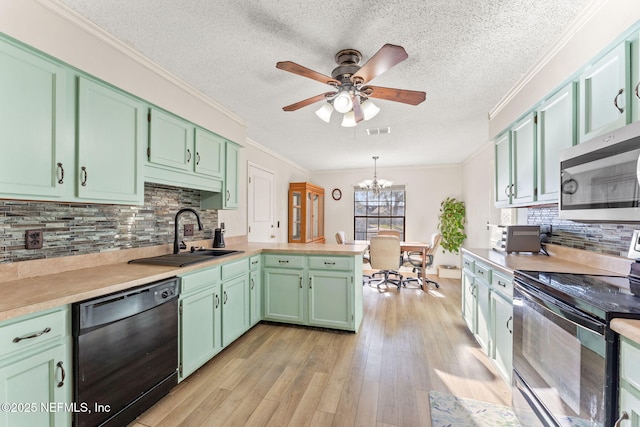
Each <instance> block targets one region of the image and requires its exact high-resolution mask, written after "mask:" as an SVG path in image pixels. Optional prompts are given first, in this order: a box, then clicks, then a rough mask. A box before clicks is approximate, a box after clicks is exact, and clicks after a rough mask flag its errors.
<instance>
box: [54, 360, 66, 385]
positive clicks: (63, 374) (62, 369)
mask: <svg viewBox="0 0 640 427" xmlns="http://www.w3.org/2000/svg"><path fill="white" fill-rule="evenodd" d="M56 366H57V367H58V368H60V372H61V374H62V379H60V382H59V383H58V388H60V387H62V386H63V385H64V378H65V377H66V373H65V371H64V367H63V366H62V361H59V362H58V363H56Z"/></svg>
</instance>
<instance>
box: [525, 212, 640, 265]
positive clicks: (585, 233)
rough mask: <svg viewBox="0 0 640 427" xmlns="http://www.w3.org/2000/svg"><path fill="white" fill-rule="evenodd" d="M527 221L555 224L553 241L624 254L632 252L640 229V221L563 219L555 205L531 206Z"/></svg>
mask: <svg viewBox="0 0 640 427" xmlns="http://www.w3.org/2000/svg"><path fill="white" fill-rule="evenodd" d="M527 224H531V225H546V224H551V225H552V227H553V231H552V234H553V235H552V236H551V237H550V238H549V242H550V243H555V244H558V245H562V246H567V247H571V248H576V249H583V250H587V251H591V252H598V253H602V254H607V255H616V256H623V257H626V256H627V252H628V251H629V245H630V244H631V237H632V235H633V230H637V229H640V224H637V223H636V224H633V223H627V224H618V223H583V222H574V221H569V220H564V219H560V218H559V217H558V207H557V206H555V205H554V206H537V207H532V208H529V209H528V211H527Z"/></svg>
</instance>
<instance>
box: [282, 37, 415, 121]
mask: <svg viewBox="0 0 640 427" xmlns="http://www.w3.org/2000/svg"><path fill="white" fill-rule="evenodd" d="M408 57H409V55H407V52H406V51H405V50H404V48H403V47H402V46H397V45H393V44H385V45H384V46H382V47H381V48H380V50H378V52H376V53H375V55H373V56H372V57H371V58H370V59H369V60H368V61H367V62H366V63H365V64H364V65H362V66H360V61H361V60H362V54H361V53H360V52H359V51H357V50H355V49H343V50H341V51H340V52H338V53H337V54H336V56H335V61H336V63H337V64H338V66H337V67H336V68H334V69H333V71H332V72H331V77H329V76H326V75H324V74H322V73H318V72H316V71H313V70H311V69H309V68H307V67H303V66H302V65H299V64H296V63H295V62H291V61H283V62H278V63H277V64H276V68H279V69H281V70H284V71H288V72H290V73H293V74H298V75H300V76H302V77H307V78H309V79H313V80H316V81H319V82H320V83H326V84H328V85H329V86H333V88H334V89H335V90H334V91H331V92H325V93H322V94H320V95H316V96H312V97H311V98H307V99H304V100H302V101H299V102H296V103H295V104H291V105H287V106H286V107H283V108H282V109H283V110H284V111H296V110H298V109H300V108H303V107H306V106H308V105H311V104H313V103H316V102H318V101H323V100H326V101H327V104H325V105H324V106H323V107H322V108H321V109H320V110H318V111H317V113H316V114H318V116H319V117H320V118H321V119H323V120H324V121H326V122H329V118H330V117H331V112H332V111H333V109H335V110H336V111H338V112H340V113H344V114H345V117H344V120H343V123H342V125H343V126H355V125H356V124H357V123H359V122H361V121H362V120H368V119H370V118H371V117H373V116H374V115H375V114H377V112H378V111H379V110H380V109H379V108H378V107H376V106H375V105H372V103H371V102H370V101H369V98H377V99H385V100H387V101H395V102H402V103H405V104H410V105H418V104H420V103H421V102H422V101H424V100H425V97H426V94H425V92H418V91H414V90H405V89H393V88H388V87H380V86H371V85H368V84H367V83H368V82H370V81H371V80H373V79H374V78H376V77H377V76H379V75H380V74H382V73H384V72H385V71H387V70H388V69H390V68H391V67H393V66H395V65H397V64H399V63H400V62H402V61H404V60H405V59H407V58H408ZM323 109H324V115H323V113H321V110H323ZM347 120H349V124H345V121H347Z"/></svg>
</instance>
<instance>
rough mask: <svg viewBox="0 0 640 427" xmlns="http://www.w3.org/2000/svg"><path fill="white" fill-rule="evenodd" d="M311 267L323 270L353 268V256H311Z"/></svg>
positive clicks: (346, 269) (348, 269) (347, 269)
mask: <svg viewBox="0 0 640 427" xmlns="http://www.w3.org/2000/svg"><path fill="white" fill-rule="evenodd" d="M309 268H317V269H323V270H345V271H350V270H353V258H350V257H344V256H318V257H315V256H314V257H309Z"/></svg>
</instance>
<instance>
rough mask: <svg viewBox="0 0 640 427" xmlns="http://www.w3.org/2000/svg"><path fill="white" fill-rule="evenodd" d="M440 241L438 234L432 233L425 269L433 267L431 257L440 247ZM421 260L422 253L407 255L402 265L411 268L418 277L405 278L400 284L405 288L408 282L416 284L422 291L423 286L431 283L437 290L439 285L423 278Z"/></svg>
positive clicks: (440, 237) (409, 253)
mask: <svg viewBox="0 0 640 427" xmlns="http://www.w3.org/2000/svg"><path fill="white" fill-rule="evenodd" d="M441 240H442V236H441V235H440V234H439V233H433V234H432V235H431V246H430V247H429V249H427V252H426V262H425V267H426V268H429V267H431V266H433V255H434V254H435V252H436V249H438V246H440V241H441ZM422 260H423V258H422V252H408V253H407V255H406V257H405V259H404V263H403V265H408V266H410V267H413V269H412V271H413V272H414V273H417V274H418V276H417V277H407V278H406V279H404V281H403V282H402V285H403V286H404V287H406V286H407V283H409V282H417V283H418V285H420V289H422V290H424V285H426V284H428V283H433V284H434V286H435V287H436V288H439V287H440V285H439V284H438V282H436V281H433V280H430V279H428V278H427V277H426V276H425V272H424V271H422Z"/></svg>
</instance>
